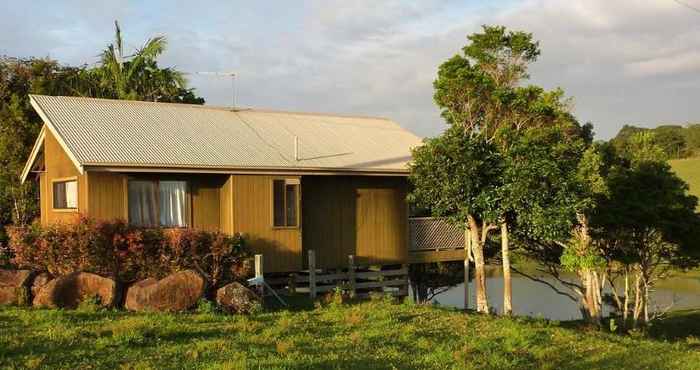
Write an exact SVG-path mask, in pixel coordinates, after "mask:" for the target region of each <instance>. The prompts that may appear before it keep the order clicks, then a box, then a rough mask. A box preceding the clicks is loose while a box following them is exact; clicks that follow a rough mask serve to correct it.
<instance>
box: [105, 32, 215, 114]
mask: <svg viewBox="0 0 700 370" xmlns="http://www.w3.org/2000/svg"><path fill="white" fill-rule="evenodd" d="M114 27H115V36H114V43H112V44H110V45H109V46H107V48H106V49H105V50H104V51H103V52H102V54H101V56H100V66H99V67H98V68H96V69H94V72H95V74H96V75H97V79H98V81H99V85H100V89H101V90H102V91H101V92H102V94H101V95H104V96H107V97H111V98H115V99H126V100H147V101H165V102H184V103H196V104H203V103H204V99H202V98H198V97H196V96H195V95H194V94H193V91H192V89H188V88H187V82H186V80H185V78H184V76H183V74H182V72H180V71H177V70H175V69H173V68H159V67H158V63H157V59H158V57H159V56H160V55H161V54H162V53H163V52H164V51H165V48H166V47H167V41H166V39H165V36H157V37H153V38H149V39H148V40H146V42H145V44H144V45H143V47H142V48H140V49H137V50H136V51H135V52H134V53H133V54H131V55H124V46H123V45H124V43H123V40H122V35H121V29H120V28H119V22H117V21H114Z"/></svg>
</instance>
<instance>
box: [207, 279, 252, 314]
mask: <svg viewBox="0 0 700 370" xmlns="http://www.w3.org/2000/svg"><path fill="white" fill-rule="evenodd" d="M216 303H218V304H219V306H220V307H222V308H223V309H224V310H226V311H227V312H230V313H250V312H252V311H253V310H254V309H255V308H256V307H258V306H259V305H260V303H261V302H260V297H259V296H258V295H257V294H255V293H254V292H253V291H252V290H250V289H248V288H246V287H245V286H243V285H242V284H240V283H231V284H228V285H225V286H223V287H221V288H219V289H218V290H217V291H216Z"/></svg>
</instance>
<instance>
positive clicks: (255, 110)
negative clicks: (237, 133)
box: [29, 94, 396, 123]
mask: <svg viewBox="0 0 700 370" xmlns="http://www.w3.org/2000/svg"><path fill="white" fill-rule="evenodd" d="M29 96H34V97H40V98H41V97H47V98H61V99H75V100H97V101H105V102H110V103H119V104H143V105H172V106H177V107H190V108H198V109H211V110H222V111H228V112H236V113H244V112H253V113H258V112H259V113H278V114H290V115H291V114H295V115H308V116H325V117H338V118H360V119H376V120H384V121H390V122H393V123H396V122H395V121H394V120H392V119H391V118H387V117H380V116H364V115H354V114H342V113H324V112H301V111H290V110H283V109H270V108H252V107H247V108H243V107H239V108H234V109H232V108H231V107H224V106H219V105H206V104H191V103H173V102H154V101H144V100H124V99H109V98H93V97H86V96H68V95H41V94H29Z"/></svg>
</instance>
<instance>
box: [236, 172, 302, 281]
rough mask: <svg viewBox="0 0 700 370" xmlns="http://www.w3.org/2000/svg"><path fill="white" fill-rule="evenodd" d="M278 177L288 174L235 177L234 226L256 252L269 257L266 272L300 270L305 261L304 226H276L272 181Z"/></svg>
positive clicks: (265, 259)
mask: <svg viewBox="0 0 700 370" xmlns="http://www.w3.org/2000/svg"><path fill="white" fill-rule="evenodd" d="M275 178H285V177H275V176H261V175H234V176H233V225H234V227H233V229H234V232H239V233H241V234H243V235H244V239H245V241H246V243H247V245H248V246H249V247H250V248H251V249H252V250H253V251H254V252H255V253H261V254H263V255H264V256H265V258H264V260H263V261H264V262H263V263H264V266H263V269H264V271H265V272H283V271H298V270H300V269H301V263H302V256H301V227H284V228H282V227H273V226H272V180H273V179H275ZM286 178H298V177H294V176H289V177H286ZM302 188H303V185H302Z"/></svg>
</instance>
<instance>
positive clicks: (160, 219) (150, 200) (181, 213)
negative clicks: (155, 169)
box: [129, 180, 188, 227]
mask: <svg viewBox="0 0 700 370" xmlns="http://www.w3.org/2000/svg"><path fill="white" fill-rule="evenodd" d="M187 200H188V194H187V182H186V181H154V180H130V181H129V222H130V223H132V224H134V225H137V226H144V227H155V226H164V227H187V210H188V202H187Z"/></svg>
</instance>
